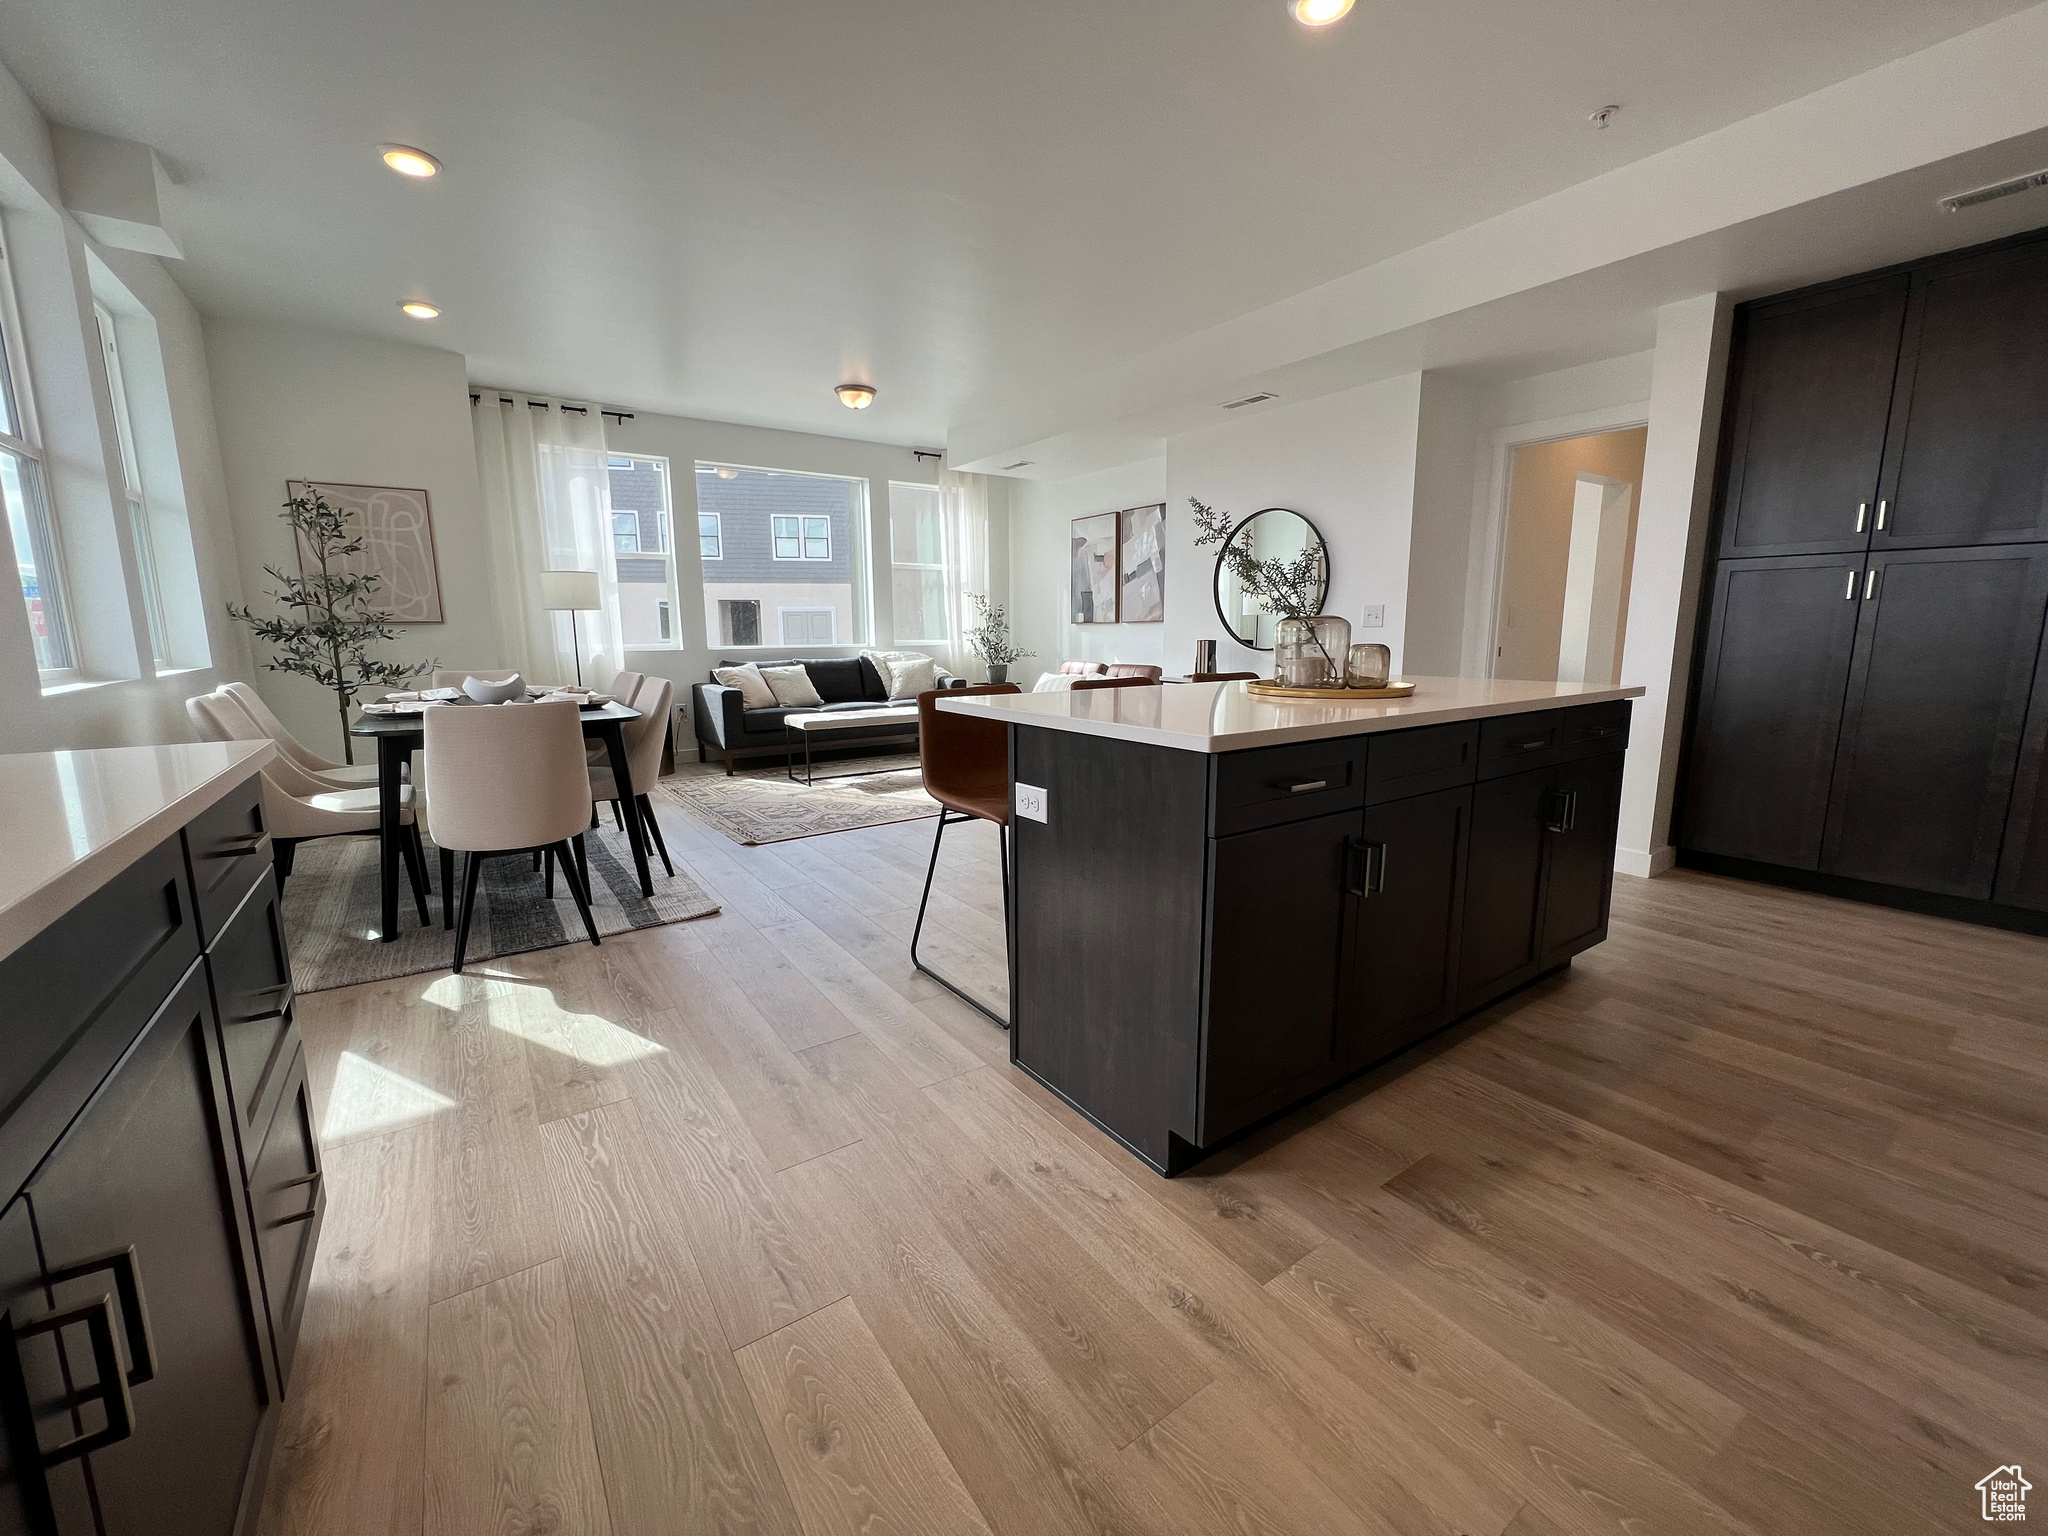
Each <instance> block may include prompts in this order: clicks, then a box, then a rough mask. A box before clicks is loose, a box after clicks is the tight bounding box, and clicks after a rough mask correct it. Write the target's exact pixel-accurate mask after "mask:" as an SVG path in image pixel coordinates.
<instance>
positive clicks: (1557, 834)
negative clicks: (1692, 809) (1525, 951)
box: [1539, 752, 1624, 971]
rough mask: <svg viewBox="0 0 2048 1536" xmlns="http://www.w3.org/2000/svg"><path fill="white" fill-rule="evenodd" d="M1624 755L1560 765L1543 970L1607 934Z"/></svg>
mask: <svg viewBox="0 0 2048 1536" xmlns="http://www.w3.org/2000/svg"><path fill="white" fill-rule="evenodd" d="M1623 761H1624V759H1623V757H1622V754H1621V753H1619V752H1610V753H1608V754H1606V755H1605V756H1602V757H1592V758H1587V759H1585V760H1583V761H1581V762H1576V763H1566V764H1564V765H1563V766H1562V767H1561V768H1559V769H1558V772H1557V785H1556V788H1555V790H1554V791H1553V793H1552V797H1551V803H1550V822H1549V830H1550V849H1549V869H1548V871H1547V872H1546V874H1545V876H1544V882H1543V941H1542V956H1541V965H1540V967H1539V968H1540V969H1542V970H1546V971H1547V970H1549V969H1550V968H1551V967H1552V966H1554V965H1562V964H1564V962H1565V961H1567V960H1569V959H1571V957H1572V956H1573V955H1576V954H1578V953H1579V952H1580V951H1581V950H1586V949H1591V948H1592V947H1593V946H1594V945H1595V944H1598V943H1600V942H1601V941H1602V940H1603V939H1605V938H1606V937H1607V912H1608V906H1609V903H1610V902H1611V900H1612V899H1613V895H1614V838H1615V829H1616V827H1617V825H1618V824H1619V822H1620V820H1621V769H1622V763H1623Z"/></svg>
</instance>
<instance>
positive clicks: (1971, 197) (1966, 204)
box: [1941, 171, 2048, 213]
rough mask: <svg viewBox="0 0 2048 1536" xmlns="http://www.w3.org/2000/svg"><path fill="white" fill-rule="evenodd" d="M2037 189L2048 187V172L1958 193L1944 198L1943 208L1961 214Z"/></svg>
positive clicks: (2017, 177)
mask: <svg viewBox="0 0 2048 1536" xmlns="http://www.w3.org/2000/svg"><path fill="white" fill-rule="evenodd" d="M2036 187H2048V171H2035V172H2034V173H2033V174H2032V175H2028V176H2015V177H2013V179H2012V180H2011V181H2001V182H1998V183H1996V184H1995V185H1992V186H1988V187H1979V188H1977V189H1976V190H1975V191H1974V192H1958V193H1957V194H1956V195H1955V196H1954V197H1944V198H1943V199H1942V200H1941V206H1942V207H1943V208H1945V209H1947V210H1948V211H1949V212H1950V213H1961V212H1962V211H1963V210H1964V209H1965V208H1975V207H1977V206H1978V205H1979V204H1981V203H1995V202H1997V201H1998V200H1999V199H2000V198H2001V197H2011V196H2013V195H2014V194H2016V193H2020V192H2031V191H2033V190H2034V188H2036Z"/></svg>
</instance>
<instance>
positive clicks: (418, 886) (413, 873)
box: [398, 827, 434, 928]
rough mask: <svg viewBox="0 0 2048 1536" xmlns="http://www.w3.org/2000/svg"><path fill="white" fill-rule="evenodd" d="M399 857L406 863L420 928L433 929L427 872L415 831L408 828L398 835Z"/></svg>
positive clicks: (406, 873)
mask: <svg viewBox="0 0 2048 1536" xmlns="http://www.w3.org/2000/svg"><path fill="white" fill-rule="evenodd" d="M398 856H399V858H400V859H402V860H404V862H405V878H406V880H407V882H408V883H410V884H411V886H412V900H413V905H414V906H415V907H417V908H418V909H419V914H420V926H421V927H422V928H431V927H433V925H434V919H433V918H432V917H430V916H429V915H428V914H427V871H426V866H425V865H424V864H422V863H421V862H420V849H419V843H418V840H417V838H416V836H415V829H414V828H411V827H407V828H404V829H402V830H401V831H400V832H399V834H398Z"/></svg>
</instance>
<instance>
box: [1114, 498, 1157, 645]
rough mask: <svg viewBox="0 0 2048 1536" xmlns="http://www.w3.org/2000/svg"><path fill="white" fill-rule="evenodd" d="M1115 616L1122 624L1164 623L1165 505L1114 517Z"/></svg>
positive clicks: (1138, 509) (1137, 508)
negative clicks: (1117, 576) (1119, 576)
mask: <svg viewBox="0 0 2048 1536" xmlns="http://www.w3.org/2000/svg"><path fill="white" fill-rule="evenodd" d="M1116 547H1117V569H1118V570H1119V571H1120V572H1122V587H1121V589H1120V591H1119V594H1118V602H1119V604H1120V607H1119V610H1118V611H1119V612H1120V613H1121V614H1122V615H1123V622H1124V623H1126V624H1164V623H1165V622H1166V503H1165V502H1163V501H1162V502H1158V503H1156V504H1155V505H1153V506H1149V507H1126V508H1125V509H1124V510H1123V511H1121V512H1119V513H1117V515H1116Z"/></svg>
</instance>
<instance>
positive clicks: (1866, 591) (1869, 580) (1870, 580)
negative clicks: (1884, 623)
mask: <svg viewBox="0 0 2048 1536" xmlns="http://www.w3.org/2000/svg"><path fill="white" fill-rule="evenodd" d="M1876 590H1877V567H1876V566H1874V565H1873V566H1872V567H1871V568H1870V574H1869V575H1867V576H1865V577H1864V578H1863V601H1865V602H1866V603H1867V602H1869V601H1870V594H1871V593H1873V592H1875V591H1876Z"/></svg>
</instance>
